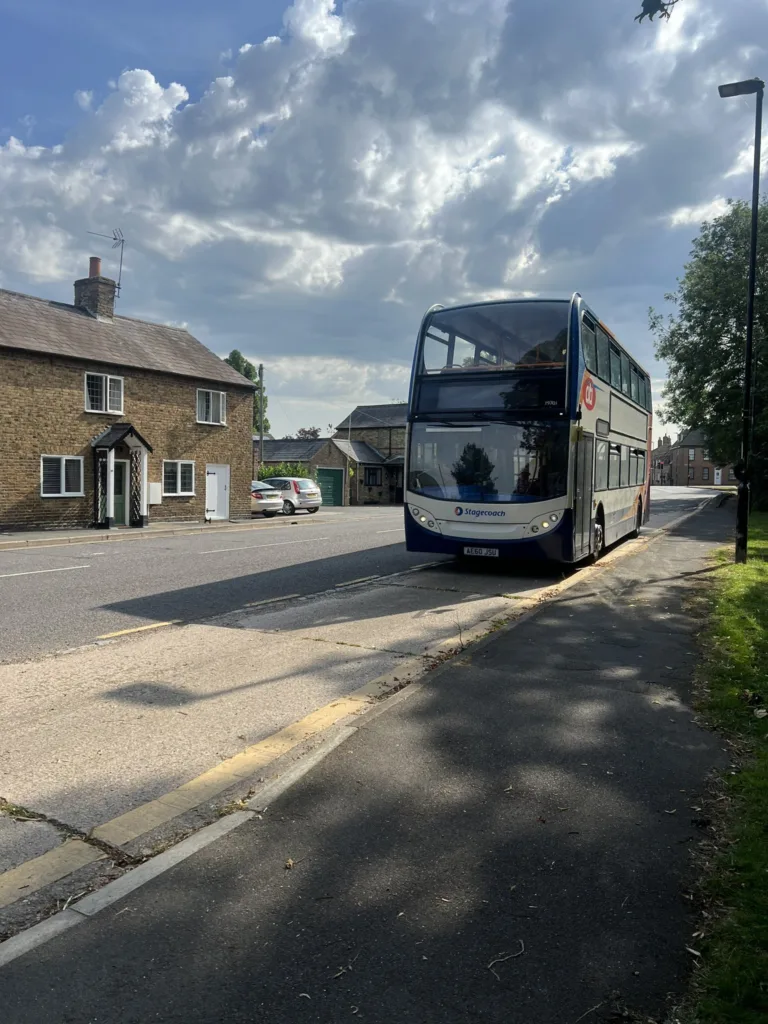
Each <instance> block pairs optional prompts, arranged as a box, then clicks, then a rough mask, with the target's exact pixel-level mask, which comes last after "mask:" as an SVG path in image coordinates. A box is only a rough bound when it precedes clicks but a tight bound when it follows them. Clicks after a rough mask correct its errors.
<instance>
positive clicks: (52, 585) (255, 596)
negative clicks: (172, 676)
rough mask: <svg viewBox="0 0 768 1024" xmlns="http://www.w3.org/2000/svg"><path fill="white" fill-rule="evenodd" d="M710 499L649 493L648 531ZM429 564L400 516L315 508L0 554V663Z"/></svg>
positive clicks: (392, 511) (681, 491)
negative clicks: (163, 534) (187, 530)
mask: <svg viewBox="0 0 768 1024" xmlns="http://www.w3.org/2000/svg"><path fill="white" fill-rule="evenodd" d="M711 494H712V491H711V490H707V489H703V488H685V487H678V488H672V487H665V488H654V493H653V500H652V519H651V523H650V527H651V528H653V527H658V526H662V525H664V523H666V522H669V521H670V520H672V519H674V518H675V517H677V516H679V515H681V514H683V513H684V512H685V511H687V510H689V509H693V508H695V507H696V506H697V505H698V503H699V502H700V501H701V500H702V498H703V497H706V496H707V495H711ZM434 560H435V559H434V557H433V556H429V555H423V554H409V553H408V552H407V551H406V550H405V544H404V533H403V510H402V508H400V507H398V508H345V509H336V508H334V509H331V508H328V509H321V511H320V512H319V513H318V514H316V515H307V514H299V515H297V516H296V517H295V518H293V519H284V518H282V517H280V518H279V519H273V520H269V521H267V520H265V521H264V522H263V525H260V526H259V527H258V528H257V529H255V530H246V531H240V532H229V531H227V532H224V533H217V534H215V535H205V534H194V535H192V536H186V537H185V536H180V537H168V538H162V539H161V538H157V539H153V540H148V541H144V542H142V543H133V542H123V543H114V544H113V543H111V542H110V543H107V544H104V543H98V542H94V543H92V544H77V545H67V546H64V547H56V546H52V547H49V548H30V549H28V550H24V551H0V604H1V606H2V608H3V628H2V631H0V661H2V662H9V661H21V660H24V659H26V658H31V657H36V656H39V655H42V654H47V653H50V652H52V651H58V650H64V649H68V648H72V647H77V646H80V645H81V644H85V643H90V642H92V641H94V640H96V639H98V638H99V637H102V636H104V635H105V634H109V633H114V632H117V631H120V630H125V629H132V628H135V627H137V626H145V625H148V624H152V623H154V622H167V621H171V620H176V619H180V620H182V621H185V622H189V621H200V620H203V619H205V618H210V617H211V616H214V615H220V614H224V613H226V612H229V611H233V610H235V609H237V608H242V607H244V606H245V605H247V604H249V603H252V602H256V601H263V600H268V599H270V598H276V597H287V596H289V595H299V596H302V597H303V596H307V595H310V594H316V593H320V592H322V591H324V590H329V589H332V588H334V587H336V586H338V585H339V584H340V583H345V582H348V581H350V580H355V579H360V578H362V577H367V576H374V575H381V574H385V573H394V572H400V571H402V570H404V569H408V568H411V567H413V566H415V565H418V564H420V563H424V562H428V561H429V562H431V561H434Z"/></svg>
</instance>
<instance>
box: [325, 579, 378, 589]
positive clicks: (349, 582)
mask: <svg viewBox="0 0 768 1024" xmlns="http://www.w3.org/2000/svg"><path fill="white" fill-rule="evenodd" d="M380 579H381V576H361V577H360V578H359V579H357V580H346V582H344V583H337V584H336V587H337V588H338V587H351V586H353V585H354V584H355V583H368V582H369V581H370V580H380Z"/></svg>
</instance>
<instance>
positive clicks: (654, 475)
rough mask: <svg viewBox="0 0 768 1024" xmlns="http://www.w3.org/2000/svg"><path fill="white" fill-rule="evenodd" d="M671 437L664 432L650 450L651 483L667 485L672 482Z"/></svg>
mask: <svg viewBox="0 0 768 1024" xmlns="http://www.w3.org/2000/svg"><path fill="white" fill-rule="evenodd" d="M671 449H672V438H671V437H670V436H669V435H668V434H665V435H664V436H663V437H662V438H661V440H660V441H659V443H658V444H657V445H656V447H655V448H654V449H653V451H652V452H651V483H652V484H656V485H668V484H670V483H671V482H672V455H671Z"/></svg>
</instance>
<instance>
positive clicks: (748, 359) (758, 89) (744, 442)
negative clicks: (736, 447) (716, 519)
mask: <svg viewBox="0 0 768 1024" xmlns="http://www.w3.org/2000/svg"><path fill="white" fill-rule="evenodd" d="M718 91H719V93H720V96H721V97H722V98H723V99H730V98H731V97H732V96H755V98H756V110H755V168H754V177H753V180H752V235H751V240H750V247H749V283H748V286H747V287H748V291H747V340H746V344H745V346H744V394H743V405H742V411H741V467H740V470H741V471H740V473H739V493H738V503H737V506H736V561H737V562H741V563H744V562H746V560H747V534H748V531H749V472H750V462H751V456H752V378H753V356H752V336H753V331H754V322H755V284H756V281H757V226H758V215H759V210H760V143H761V140H762V131H763V95H764V93H765V82H763V81H762V80H761V79H759V78H750V79H748V80H747V81H745V82H733V83H731V84H730V85H721V86H720V88H719V90H718Z"/></svg>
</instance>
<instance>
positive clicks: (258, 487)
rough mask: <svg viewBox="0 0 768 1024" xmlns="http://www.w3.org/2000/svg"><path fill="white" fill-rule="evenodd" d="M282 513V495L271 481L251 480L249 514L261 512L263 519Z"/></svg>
mask: <svg viewBox="0 0 768 1024" xmlns="http://www.w3.org/2000/svg"><path fill="white" fill-rule="evenodd" d="M282 511H283V495H282V494H281V492H280V491H278V490H276V489H275V487H274V486H273V485H272V481H271V480H269V481H266V482H265V481H264V480H251V514H253V513H254V512H261V514H262V515H263V516H264V518H265V519H269V518H270V517H271V516H276V515H277V513H278V512H282Z"/></svg>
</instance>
